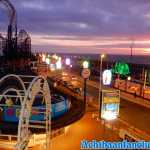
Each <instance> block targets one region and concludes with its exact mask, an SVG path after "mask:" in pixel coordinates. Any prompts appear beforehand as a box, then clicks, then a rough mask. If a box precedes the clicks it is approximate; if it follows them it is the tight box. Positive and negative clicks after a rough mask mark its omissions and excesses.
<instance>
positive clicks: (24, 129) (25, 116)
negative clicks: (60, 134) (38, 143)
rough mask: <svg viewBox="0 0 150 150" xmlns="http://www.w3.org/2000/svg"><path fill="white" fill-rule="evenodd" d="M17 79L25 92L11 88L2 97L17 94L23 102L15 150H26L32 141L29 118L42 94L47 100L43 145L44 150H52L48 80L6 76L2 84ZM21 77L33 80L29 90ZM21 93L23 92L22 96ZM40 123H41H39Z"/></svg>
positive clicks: (1, 80)
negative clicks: (10, 79) (33, 105)
mask: <svg viewBox="0 0 150 150" xmlns="http://www.w3.org/2000/svg"><path fill="white" fill-rule="evenodd" d="M12 77H13V78H15V79H17V80H18V81H19V83H20V84H21V85H22V89H23V90H18V89H15V88H12V87H11V88H9V89H7V90H6V91H4V92H3V93H2V94H1V95H0V96H3V97H4V98H7V97H11V96H14V95H7V93H8V92H9V91H13V92H16V94H17V95H16V98H20V101H21V111H20V116H19V125H18V135H17V144H16V145H15V150H26V149H27V148H28V144H29V141H30V137H31V135H32V134H31V133H30V130H29V127H30V128H32V125H30V121H29V118H30V116H31V112H32V104H33V102H34V100H35V96H36V95H37V94H38V93H39V92H40V93H42V94H43V98H44V100H45V105H46V111H45V115H46V116H45V117H46V118H45V127H44V128H45V146H44V145H43V147H42V150H50V132H51V128H50V125H51V96H50V89H49V86H48V83H47V80H46V79H45V78H43V77H42V76H38V77H34V76H22V75H20V76H18V75H13V74H10V75H6V76H4V77H3V78H1V79H0V84H1V83H3V82H4V81H5V80H7V79H9V78H12ZM21 77H26V78H33V79H32V81H31V82H30V84H29V86H28V88H27V89H26V87H25V83H24V81H23V80H22V79H21ZM21 92H23V93H22V94H21ZM34 122H36V121H34ZM37 122H39V121H37ZM34 128H39V126H36V125H35V126H34Z"/></svg>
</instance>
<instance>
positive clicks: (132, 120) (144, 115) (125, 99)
mask: <svg viewBox="0 0 150 150" xmlns="http://www.w3.org/2000/svg"><path fill="white" fill-rule="evenodd" d="M77 77H78V79H79V80H80V81H81V82H82V81H83V79H82V77H80V76H77ZM87 84H88V86H87V93H88V95H90V96H92V97H93V98H94V99H95V100H94V102H93V104H96V106H97V108H98V96H99V95H98V93H99V92H98V91H99V82H95V81H91V80H88V82H87ZM133 101H140V103H142V101H143V103H144V101H145V99H143V98H139V97H136V98H135V97H134V96H133V95H132V94H128V93H125V92H121V102H120V118H121V119H122V120H124V121H126V122H128V123H129V124H131V125H132V126H134V127H136V128H138V129H140V130H142V131H144V132H146V133H148V134H149V135H150V130H149V127H150V117H149V115H150V109H149V108H146V107H144V106H141V105H139V104H136V103H133ZM146 101H147V100H146ZM148 104H149V103H147V105H148Z"/></svg>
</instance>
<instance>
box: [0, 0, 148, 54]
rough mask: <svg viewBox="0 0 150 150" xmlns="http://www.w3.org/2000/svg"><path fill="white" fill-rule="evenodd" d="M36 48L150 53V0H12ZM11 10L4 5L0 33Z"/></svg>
mask: <svg viewBox="0 0 150 150" xmlns="http://www.w3.org/2000/svg"><path fill="white" fill-rule="evenodd" d="M11 2H12V3H13V5H14V7H15V8H16V10H17V15H18V19H17V20H18V28H19V29H22V28H23V29H25V30H26V31H27V32H28V33H29V34H30V35H31V37H32V50H33V51H47V52H69V53H113V54H116V53H119V54H130V46H131V43H133V53H134V54H141V55H142V54H144V55H145V54H146V55H147V54H150V0H11ZM7 24H8V18H7V13H6V12H5V10H4V8H3V7H0V33H4V32H5V31H6V25H7Z"/></svg>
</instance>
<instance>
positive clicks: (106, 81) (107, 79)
mask: <svg viewBox="0 0 150 150" xmlns="http://www.w3.org/2000/svg"><path fill="white" fill-rule="evenodd" d="M111 81H112V72H111V70H105V71H104V72H103V85H110V84H111Z"/></svg>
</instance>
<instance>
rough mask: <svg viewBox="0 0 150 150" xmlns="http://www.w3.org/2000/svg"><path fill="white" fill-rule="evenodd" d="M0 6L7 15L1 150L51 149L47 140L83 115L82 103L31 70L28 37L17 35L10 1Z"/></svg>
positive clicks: (2, 41) (0, 75) (0, 90)
mask: <svg viewBox="0 0 150 150" xmlns="http://www.w3.org/2000/svg"><path fill="white" fill-rule="evenodd" d="M0 4H3V5H4V6H5V7H6V9H7V11H8V16H9V25H8V31H7V36H6V37H3V36H2V35H0V52H1V53H3V56H0V57H1V58H2V59H1V58H0V61H1V63H0V149H1V148H11V149H15V150H27V149H28V148H29V147H32V146H35V145H40V146H41V150H50V139H51V138H52V137H55V136H57V135H58V134H60V132H61V133H62V132H63V133H64V131H65V127H66V126H68V125H69V124H71V123H73V122H75V121H77V120H78V119H80V118H81V117H82V116H83V114H84V112H85V109H84V108H85V107H84V103H83V101H81V100H78V101H77V100H76V97H73V96H72V95H69V94H68V95H67V94H66V93H63V91H61V90H60V89H59V90H58V89H57V88H56V89H55V88H53V83H51V82H50V78H44V77H42V76H41V75H40V76H38V73H37V72H34V71H32V70H31V67H30V66H29V64H30V63H31V61H30V59H31V58H32V57H33V55H32V53H31V38H30V36H29V34H28V33H27V32H26V31H25V30H20V32H19V34H18V33H17V17H16V16H17V15H16V11H15V9H14V7H13V5H12V4H11V3H10V2H9V0H0ZM6 65H7V67H5V66H6ZM27 65H28V67H26V66H27ZM6 68H9V69H6ZM12 68H13V71H12ZM39 68H40V67H39ZM39 68H38V69H39ZM26 70H27V71H26ZM20 74H21V75H20ZM50 88H51V91H50ZM54 89H55V91H52V90H54ZM68 97H69V98H68ZM51 129H52V130H51Z"/></svg>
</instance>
